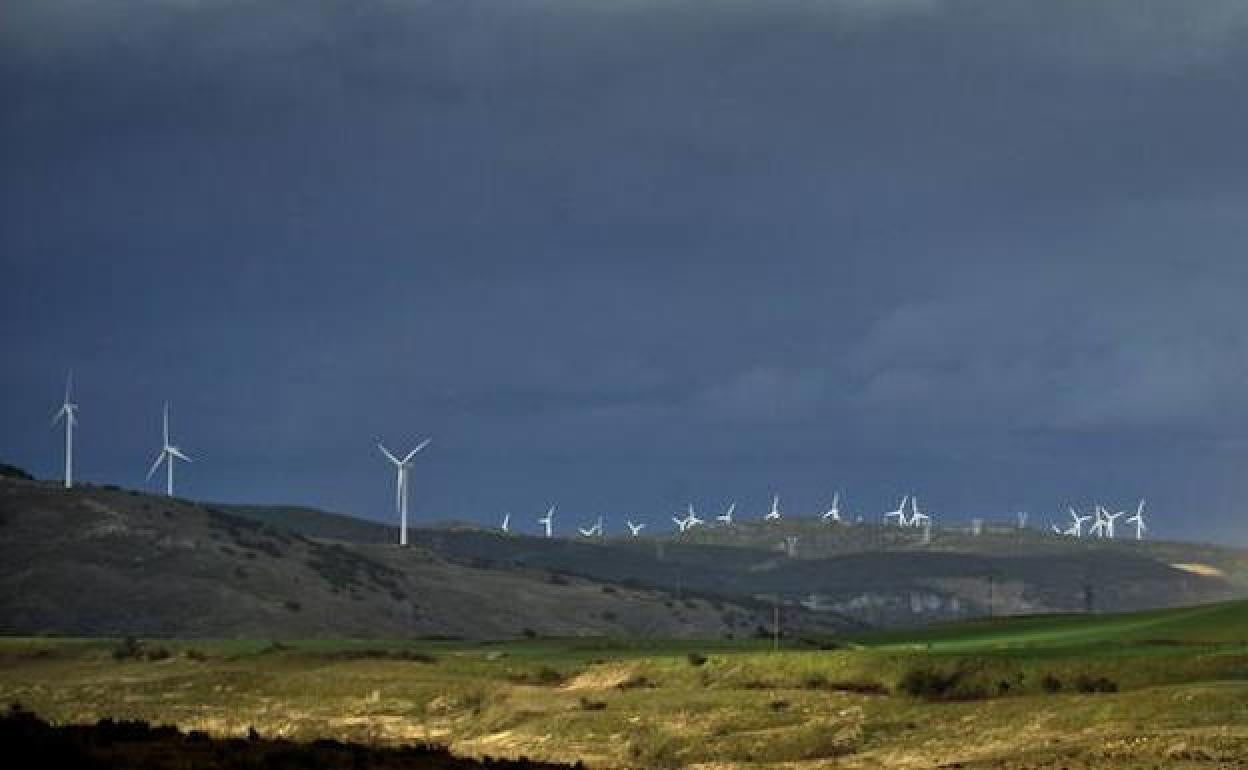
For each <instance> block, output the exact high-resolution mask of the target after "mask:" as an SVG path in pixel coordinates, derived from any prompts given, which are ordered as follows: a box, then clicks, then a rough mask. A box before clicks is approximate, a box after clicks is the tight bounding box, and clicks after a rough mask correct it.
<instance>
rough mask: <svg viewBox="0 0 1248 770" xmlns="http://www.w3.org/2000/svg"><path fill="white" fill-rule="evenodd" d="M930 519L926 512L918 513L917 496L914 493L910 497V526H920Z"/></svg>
mask: <svg viewBox="0 0 1248 770" xmlns="http://www.w3.org/2000/svg"><path fill="white" fill-rule="evenodd" d="M931 520H932V517H931V516H928V515H927V514H926V513H919V496H918V495H915V496H914V497H912V498H910V526H911V527H918V526H922V525H923V524H925V523H927V522H930V521H931Z"/></svg>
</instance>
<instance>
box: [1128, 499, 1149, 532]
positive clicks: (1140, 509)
mask: <svg viewBox="0 0 1248 770" xmlns="http://www.w3.org/2000/svg"><path fill="white" fill-rule="evenodd" d="M1132 522H1135V539H1136V540H1143V539H1144V533H1145V532H1147V531H1148V527H1147V526H1145V524H1144V499H1143V498H1140V504H1139V505H1137V506H1136V507H1135V515H1134V516H1132V517H1130V518H1129V519H1127V523H1128V524H1130V523H1132Z"/></svg>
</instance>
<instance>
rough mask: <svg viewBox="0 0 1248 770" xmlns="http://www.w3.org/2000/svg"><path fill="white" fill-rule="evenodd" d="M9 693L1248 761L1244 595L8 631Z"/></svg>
mask: <svg viewBox="0 0 1248 770" xmlns="http://www.w3.org/2000/svg"><path fill="white" fill-rule="evenodd" d="M121 653H124V654H121ZM119 654H121V656H120V657H118V655H119ZM0 697H4V698H5V699H6V700H7V701H9V702H20V703H21V704H22V705H23V706H25V707H26V708H29V709H32V710H34V711H36V712H37V713H39V714H41V715H43V716H45V717H47V718H49V719H51V720H53V721H57V722H84V721H93V720H95V719H98V718H101V717H105V716H112V717H128V718H142V719H146V720H149V721H152V722H161V723H176V724H178V725H179V726H181V727H183V728H187V729H192V728H193V729H204V730H208V731H212V732H215V733H231V734H241V733H245V732H246V731H247V730H248V728H250V727H255V729H256V730H258V731H259V732H260V733H261V734H263V735H268V736H286V737H292V738H297V739H311V738H315V737H336V738H343V739H354V740H365V741H372V742H379V743H401V742H418V741H434V742H439V743H446V744H449V745H450V746H451V747H452V748H453V749H454V750H456V751H457V752H460V753H464V754H472V755H492V756H520V755H527V756H530V757H535V758H543V759H553V760H563V761H572V760H577V759H580V760H584V761H586V762H587V763H588V764H589V765H590V766H591V767H644V768H665V767H682V766H696V767H703V768H730V767H743V768H744V767H750V768H757V767H811V768H816V767H861V768H870V767H879V768H884V767H889V768H892V767H916V768H917V767H934V766H937V765H949V766H952V765H954V764H955V763H957V764H959V765H960V766H961V767H965V768H975V767H1011V768H1025V767H1026V768H1030V767H1036V768H1039V767H1068V768H1094V767H1095V768H1100V767H1110V768H1145V767H1148V768H1152V767H1188V766H1190V767H1202V768H1204V767H1217V766H1221V767H1248V602H1236V603H1228V604H1217V605H1209V606H1203V607H1193V608H1187V609H1179V610H1168V611H1158V612H1148V613H1138V614H1130V615H1105V616H1060V617H1033V618H1016V619H1009V620H997V621H979V622H974V623H968V624H960V625H957V626H946V627H938V628H930V629H926V630H921V631H916V632H909V633H890V634H876V635H868V636H862V637H858V638H853V639H835V640H833V639H787V640H785V642H784V645H783V647H782V649H780V650H779V651H773V650H772V649H771V648H770V644H769V643H768V642H767V641H749V642H740V641H738V642H722V641H721V642H702V643H699V642H657V641H654V642H652V641H624V640H607V639H567V640H547V639H534V640H528V641H519V642H505V643H497V644H489V643H466V642H452V641H397V640H376V641H367V642H365V641H353V642H333V641H315V642H311V641H309V642H299V643H288V644H272V643H268V642H264V641H147V642H144V643H143V644H141V645H139V646H138V647H137V648H124V647H122V646H121V645H120V644H119V642H118V641H117V640H71V639H43V638H40V639H30V638H26V639H5V640H3V641H0ZM1219 763H1220V764H1219Z"/></svg>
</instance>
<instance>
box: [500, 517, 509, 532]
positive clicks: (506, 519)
mask: <svg viewBox="0 0 1248 770" xmlns="http://www.w3.org/2000/svg"><path fill="white" fill-rule="evenodd" d="M499 529H500V530H502V531H503V532H510V531H511V514H510V513H504V514H503V523H502V525H501V526H500V527H499Z"/></svg>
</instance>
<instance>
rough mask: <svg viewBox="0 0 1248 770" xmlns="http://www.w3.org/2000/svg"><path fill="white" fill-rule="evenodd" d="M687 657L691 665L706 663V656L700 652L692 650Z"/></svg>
mask: <svg viewBox="0 0 1248 770" xmlns="http://www.w3.org/2000/svg"><path fill="white" fill-rule="evenodd" d="M685 658H686V659H687V660H688V661H689V665H691V666H704V665H706V656H705V655H703V654H702V653H700V652H691V653H689V654H688V655H686V656H685Z"/></svg>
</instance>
